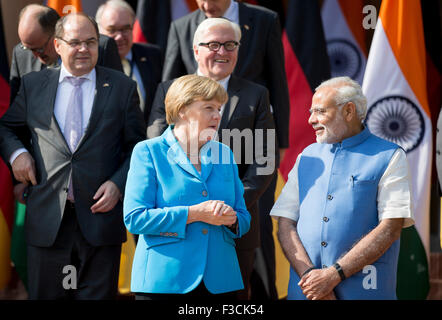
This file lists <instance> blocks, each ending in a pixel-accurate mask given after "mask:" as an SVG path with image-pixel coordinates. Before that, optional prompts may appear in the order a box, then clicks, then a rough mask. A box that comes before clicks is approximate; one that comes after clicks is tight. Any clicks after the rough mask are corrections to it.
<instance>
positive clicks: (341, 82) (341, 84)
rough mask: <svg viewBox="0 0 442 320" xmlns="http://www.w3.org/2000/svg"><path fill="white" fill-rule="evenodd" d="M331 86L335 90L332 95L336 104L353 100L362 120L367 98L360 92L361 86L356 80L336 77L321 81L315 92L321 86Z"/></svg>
mask: <svg viewBox="0 0 442 320" xmlns="http://www.w3.org/2000/svg"><path fill="white" fill-rule="evenodd" d="M325 87H332V88H335V90H336V95H335V97H334V101H335V104H336V105H337V106H341V105H345V104H346V103H348V102H353V103H354V104H355V106H356V113H357V115H358V117H359V119H360V120H361V121H362V120H364V119H365V116H366V114H367V98H366V97H365V96H364V94H363V92H362V88H361V86H360V85H359V83H357V82H356V81H354V80H352V79H351V78H350V77H336V78H331V79H329V80H326V81H324V82H322V83H321V84H320V85H319V86H317V87H316V89H315V92H316V91H318V90H319V89H321V88H325Z"/></svg>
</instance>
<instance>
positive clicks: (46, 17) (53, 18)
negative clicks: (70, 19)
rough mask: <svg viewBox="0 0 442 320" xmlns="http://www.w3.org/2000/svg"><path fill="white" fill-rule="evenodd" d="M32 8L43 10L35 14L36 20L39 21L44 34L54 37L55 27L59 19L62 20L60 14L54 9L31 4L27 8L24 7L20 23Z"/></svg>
mask: <svg viewBox="0 0 442 320" xmlns="http://www.w3.org/2000/svg"><path fill="white" fill-rule="evenodd" d="M31 6H32V7H35V6H38V7H40V8H41V10H39V11H38V12H37V13H35V18H36V19H37V21H38V24H39V25H40V26H41V28H42V29H43V32H44V33H46V34H48V35H50V36H52V35H53V34H54V33H55V25H56V23H57V21H58V19H60V16H59V15H58V12H57V11H56V10H54V9H52V8H51V7H46V6H41V5H36V4H31V5H27V6H26V7H24V8H23V9H22V10H21V11H20V14H19V21H20V20H21V18H22V16H23V14H24V13H25V11H26V10H27V9H28V8H29V7H31Z"/></svg>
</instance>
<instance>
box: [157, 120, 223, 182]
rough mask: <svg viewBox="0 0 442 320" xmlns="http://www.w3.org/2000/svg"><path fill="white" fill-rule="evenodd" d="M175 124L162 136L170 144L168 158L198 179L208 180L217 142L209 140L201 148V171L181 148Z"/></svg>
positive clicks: (170, 161)
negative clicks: (176, 135) (174, 132)
mask: <svg viewBox="0 0 442 320" xmlns="http://www.w3.org/2000/svg"><path fill="white" fill-rule="evenodd" d="M173 128H174V125H170V126H169V127H168V128H167V129H166V131H164V132H163V134H162V135H161V138H162V139H163V142H164V143H165V144H166V145H167V146H169V149H168V150H167V160H168V161H169V163H176V164H177V165H178V166H179V167H181V168H182V169H183V170H184V171H186V172H187V173H189V174H191V175H192V176H194V177H196V178H197V179H198V180H202V181H206V180H207V178H208V177H209V175H210V172H211V171H212V157H211V155H212V149H213V148H215V147H217V144H216V142H213V141H209V142H207V143H206V144H204V145H203V146H202V147H201V150H200V157H201V158H200V162H201V173H199V172H198V171H197V170H196V169H195V167H194V166H193V164H192V163H191V162H190V160H189V158H188V157H187V155H186V153H185V152H184V151H183V149H182V148H181V145H180V144H179V142H178V140H177V139H176V138H175V135H174V134H173V131H172V130H173Z"/></svg>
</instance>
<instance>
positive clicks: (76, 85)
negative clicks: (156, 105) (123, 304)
mask: <svg viewBox="0 0 442 320" xmlns="http://www.w3.org/2000/svg"><path fill="white" fill-rule="evenodd" d="M54 38H55V46H54V47H55V51H56V53H57V54H58V55H59V56H60V58H61V67H60V68H46V69H44V70H42V71H40V72H32V73H29V74H27V75H25V76H23V78H22V85H21V89H20V92H19V93H18V95H17V97H16V99H15V100H14V102H13V103H12V105H11V106H10V108H9V109H8V110H7V112H6V113H5V115H4V116H3V117H2V118H1V119H0V136H1V137H2V139H1V141H0V155H1V156H2V158H3V159H4V160H5V161H7V162H9V163H10V164H11V167H12V171H13V174H14V177H15V179H16V180H18V181H20V182H21V183H23V184H25V185H28V186H29V190H28V192H27V197H26V205H27V216H26V225H25V231H26V237H27V245H28V246H27V253H28V259H27V260H28V268H27V269H28V278H29V281H28V289H29V290H28V293H29V298H30V299H114V298H116V294H117V287H118V270H119V262H120V252H121V244H122V242H123V241H125V240H126V229H125V227H124V224H123V212H122V201H121V199H122V194H123V192H124V187H125V183H126V176H127V171H128V169H129V161H130V155H131V152H132V148H133V147H134V145H135V144H136V143H137V142H139V141H141V140H143V139H144V138H145V132H146V127H145V124H144V121H143V115H142V113H141V111H140V109H139V100H138V94H137V89H136V83H135V82H134V81H133V80H131V79H129V78H128V77H126V76H125V75H124V74H122V73H121V72H119V71H115V70H112V69H109V68H104V67H101V66H96V63H97V60H98V38H99V34H98V26H97V24H96V22H95V20H93V19H92V18H90V17H88V16H87V15H85V14H83V13H72V14H69V15H67V16H65V17H63V18H61V19H60V20H59V21H58V22H57V24H56V26H55V34H54ZM23 130H27V131H29V132H30V133H31V139H30V140H32V146H31V147H30V148H29V149H26V146H29V145H30V144H26V143H23V142H22V141H20V139H19V138H18V136H19V135H20V132H21V131H23Z"/></svg>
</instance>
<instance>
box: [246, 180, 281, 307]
mask: <svg viewBox="0 0 442 320" xmlns="http://www.w3.org/2000/svg"><path fill="white" fill-rule="evenodd" d="M277 180H278V174H277V173H275V175H274V177H273V179H272V182H270V185H269V186H268V188H267V189H266V191H264V193H263V194H262V196H261V198H260V199H259V222H260V235H261V248H260V250H261V252H262V254H261V255H258V256H257V259H263V260H264V261H257V262H258V263H256V265H257V266H259V268H257V269H255V270H254V274H253V275H252V280H251V286H252V290H251V291H252V294H251V296H252V299H270V300H277V299H278V293H277V290H276V284H275V281H276V271H275V269H276V266H275V264H276V262H275V243H274V240H273V223H272V217H271V216H270V211H271V210H272V207H273V204H274V202H275V189H276V182H277ZM261 267H264V268H265V270H259V269H260V268H261ZM260 282H265V283H260Z"/></svg>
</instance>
